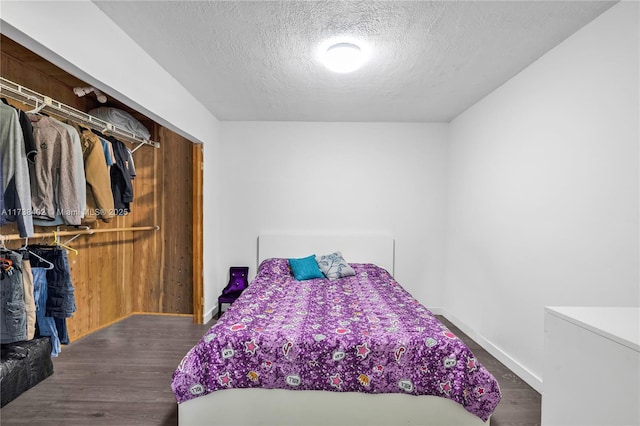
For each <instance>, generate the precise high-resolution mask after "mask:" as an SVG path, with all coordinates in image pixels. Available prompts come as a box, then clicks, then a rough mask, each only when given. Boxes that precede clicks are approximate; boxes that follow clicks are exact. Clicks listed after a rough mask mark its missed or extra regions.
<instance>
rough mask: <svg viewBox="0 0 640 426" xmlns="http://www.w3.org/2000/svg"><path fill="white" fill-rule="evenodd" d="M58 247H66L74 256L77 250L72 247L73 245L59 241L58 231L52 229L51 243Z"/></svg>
mask: <svg viewBox="0 0 640 426" xmlns="http://www.w3.org/2000/svg"><path fill="white" fill-rule="evenodd" d="M52 244H55V245H56V246H58V247H62V248H64V249H67V250H69V251H72V252H73V253H74V254H75V255H76V256H77V255H78V250H76V249H74V248H73V247H69V246H68V245H66V244H63V243H61V242H60V237H59V236H58V232H57V231H53V243H52Z"/></svg>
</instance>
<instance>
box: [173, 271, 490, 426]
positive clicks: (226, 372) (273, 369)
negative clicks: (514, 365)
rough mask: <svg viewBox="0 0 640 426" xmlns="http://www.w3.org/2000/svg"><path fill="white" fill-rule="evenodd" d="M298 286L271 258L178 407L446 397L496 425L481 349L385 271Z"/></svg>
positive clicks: (202, 356)
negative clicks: (268, 398) (231, 396)
mask: <svg viewBox="0 0 640 426" xmlns="http://www.w3.org/2000/svg"><path fill="white" fill-rule="evenodd" d="M351 266H352V267H353V268H354V270H355V272H356V275H355V276H353V277H347V278H341V279H338V280H335V281H329V280H327V279H312V280H308V281H296V280H295V279H294V278H293V276H292V275H291V273H290V272H289V267H288V264H287V260H286V259H267V260H265V261H264V262H262V264H261V265H260V267H259V270H258V274H257V276H256V278H255V279H254V281H253V282H252V283H251V285H250V286H249V288H248V289H247V290H245V291H244V293H243V294H242V296H241V297H240V298H239V299H238V300H237V301H236V302H235V303H234V304H233V305H232V306H231V307H230V308H229V309H228V310H227V312H226V313H225V314H224V315H223V316H222V318H221V319H220V320H219V321H218V322H217V323H216V324H215V325H214V326H213V327H211V328H210V329H209V331H208V332H207V333H206V334H205V335H204V336H203V337H202V339H201V340H200V342H199V343H198V344H197V345H196V346H194V347H193V348H192V349H191V350H190V351H189V352H188V353H187V355H186V356H185V357H184V359H183V360H182V361H181V362H180V365H179V366H178V368H177V369H176V371H175V373H174V374H173V380H172V384H171V387H172V389H173V392H174V393H175V396H176V399H177V400H178V402H184V401H187V400H189V399H192V398H196V397H198V396H202V395H206V394H208V393H211V392H213V391H219V390H223V389H226V388H255V387H259V388H269V389H272V388H281V389H291V390H325V391H333V392H365V393H408V394H412V395H437V396H441V397H444V398H449V399H452V400H454V401H456V402H458V403H460V404H462V405H463V406H464V407H465V408H466V409H467V410H468V411H469V412H471V413H473V414H475V415H476V416H478V417H480V418H481V419H482V420H487V419H488V418H489V416H490V415H491V413H492V412H493V410H494V409H495V407H496V406H497V405H498V402H499V401H500V389H499V387H498V383H497V381H496V380H495V379H494V378H493V376H492V375H491V374H490V373H489V372H488V371H487V370H486V369H485V368H484V367H483V366H482V365H481V364H480V363H479V362H478V360H477V359H476V358H475V357H474V355H473V353H471V350H469V348H468V347H467V346H466V345H465V344H464V343H463V342H462V341H461V340H460V339H458V338H457V337H456V336H455V335H454V334H453V333H452V332H451V331H449V330H448V329H447V327H445V326H444V325H443V324H442V323H441V322H440V321H438V319H436V318H435V317H434V315H433V314H432V313H431V312H430V311H429V310H428V309H426V308H425V307H424V306H422V305H420V303H418V301H417V300H416V299H414V298H413V297H412V296H411V295H410V294H409V293H408V292H407V291H405V290H404V289H403V288H402V287H401V286H400V285H399V284H398V283H397V282H396V281H395V280H394V279H393V278H392V277H391V275H390V274H389V273H388V272H387V271H386V270H384V269H382V268H379V267H377V266H375V265H372V264H351Z"/></svg>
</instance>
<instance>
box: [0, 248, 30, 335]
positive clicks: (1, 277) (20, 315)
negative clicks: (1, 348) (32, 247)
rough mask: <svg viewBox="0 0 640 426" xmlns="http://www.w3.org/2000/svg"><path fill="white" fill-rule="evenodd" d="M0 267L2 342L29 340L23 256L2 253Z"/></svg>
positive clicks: (0, 332)
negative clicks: (22, 270)
mask: <svg viewBox="0 0 640 426" xmlns="http://www.w3.org/2000/svg"><path fill="white" fill-rule="evenodd" d="M1 256H2V258H1V262H2V267H1V268H0V300H2V312H1V313H0V343H13V342H19V341H21V340H27V314H26V311H25V305H24V286H23V283H22V272H21V263H22V256H20V255H17V254H15V253H13V252H10V253H4V252H3V253H2V255H1Z"/></svg>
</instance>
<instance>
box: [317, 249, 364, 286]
mask: <svg viewBox="0 0 640 426" xmlns="http://www.w3.org/2000/svg"><path fill="white" fill-rule="evenodd" d="M316 262H318V266H319V267H320V270H321V271H322V273H323V274H324V276H325V277H327V278H329V279H330V280H337V279H338V278H343V277H351V276H353V275H355V274H356V273H355V271H354V270H353V268H352V267H351V266H349V264H348V263H347V261H346V260H344V258H343V257H342V253H340V252H339V251H337V252H335V253H331V254H327V255H324V256H316Z"/></svg>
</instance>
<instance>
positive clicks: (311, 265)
mask: <svg viewBox="0 0 640 426" xmlns="http://www.w3.org/2000/svg"><path fill="white" fill-rule="evenodd" d="M288 261H289V266H290V267H291V272H293V276H294V277H295V279H296V280H298V281H304V280H310V279H312V278H324V275H322V271H321V270H320V268H318V263H317V262H316V255H315V254H312V255H311V256H307V257H303V258H300V259H288Z"/></svg>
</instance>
